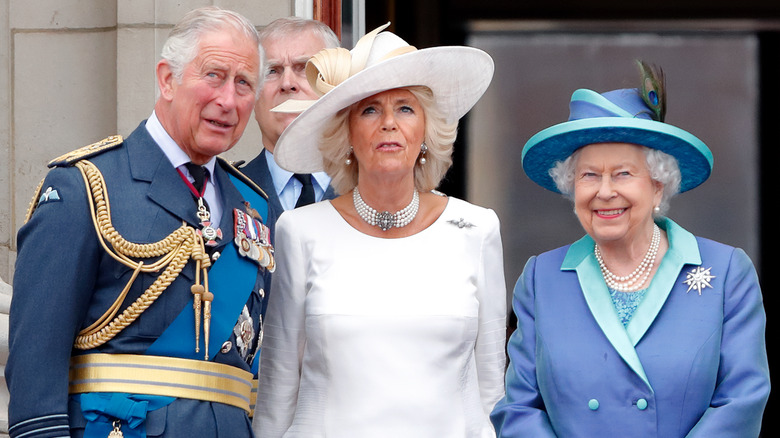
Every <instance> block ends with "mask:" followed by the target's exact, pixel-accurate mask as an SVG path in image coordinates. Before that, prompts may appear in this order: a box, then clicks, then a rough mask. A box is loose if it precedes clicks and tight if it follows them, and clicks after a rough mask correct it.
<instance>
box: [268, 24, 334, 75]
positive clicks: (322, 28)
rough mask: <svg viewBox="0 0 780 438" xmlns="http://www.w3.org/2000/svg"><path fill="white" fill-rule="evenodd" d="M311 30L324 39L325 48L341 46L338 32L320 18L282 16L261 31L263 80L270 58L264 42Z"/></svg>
mask: <svg viewBox="0 0 780 438" xmlns="http://www.w3.org/2000/svg"><path fill="white" fill-rule="evenodd" d="M304 31H310V32H312V33H313V34H314V35H316V36H318V37H320V39H322V43H323V45H324V48H326V49H332V48H336V47H339V46H341V42H340V41H339V37H337V36H336V33H335V32H333V30H332V29H331V28H330V27H329V26H328V25H327V24H325V23H323V22H321V21H318V20H309V19H306V18H300V17H282V18H277V19H276V20H274V21H272V22H271V23H269V24H268V25H267V26H266V27H264V28H263V29H262V30H261V31H260V33H259V38H260V71H261V72H263V74H262V77H261V81H262V80H264V78H265V69H266V64H268V59H267V58H266V54H265V49H264V48H263V43H265V42H266V41H267V40H278V39H284V38H286V37H290V36H292V35H295V34H297V33H300V32H304Z"/></svg>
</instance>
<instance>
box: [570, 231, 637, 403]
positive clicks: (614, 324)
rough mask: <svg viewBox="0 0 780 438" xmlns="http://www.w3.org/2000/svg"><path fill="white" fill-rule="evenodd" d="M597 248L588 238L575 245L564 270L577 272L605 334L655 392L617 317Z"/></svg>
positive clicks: (589, 305) (591, 310)
mask: <svg viewBox="0 0 780 438" xmlns="http://www.w3.org/2000/svg"><path fill="white" fill-rule="evenodd" d="M593 245H594V243H593V239H591V238H590V236H585V237H583V238H582V239H580V240H579V241H577V242H575V243H574V244H573V245H572V246H571V247H570V248H569V250H568V252H567V253H566V257H565V258H564V260H563V264H562V265H561V269H562V270H572V269H573V270H576V271H577V278H578V280H579V283H580V287H581V288H582V293H583V295H584V296H585V301H586V302H587V303H588V308H589V309H590V312H591V314H592V315H593V318H594V319H595V320H596V323H597V324H598V325H599V328H601V331H602V333H604V336H606V338H607V340H609V343H610V344H612V346H613V348H615V351H617V353H618V354H619V355H620V357H621V358H623V360H624V361H625V362H626V364H628V366H629V367H630V368H631V369H632V370H633V371H634V372H635V373H636V374H637V375H638V376H639V377H640V378H641V379H642V380H643V381H644V382H645V383H646V384H647V386H648V387H649V388H652V387H651V386H650V382H649V381H648V379H647V375H646V374H645V370H644V368H643V367H642V362H641V361H640V360H639V355H638V354H637V352H636V349H635V348H634V344H633V342H631V338H630V337H629V336H628V333H627V332H626V329H625V328H624V327H623V325H622V324H621V323H620V319H619V318H618V316H617V311H616V310H615V306H614V304H613V303H612V298H611V297H610V295H609V290H607V285H606V283H605V282H604V279H603V277H602V276H601V271H600V270H599V266H598V262H597V261H596V257H595V255H594V254H593Z"/></svg>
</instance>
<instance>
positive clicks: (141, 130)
mask: <svg viewBox="0 0 780 438" xmlns="http://www.w3.org/2000/svg"><path fill="white" fill-rule="evenodd" d="M127 141H128V142H129V143H132V144H133V147H129V148H127V150H128V152H127V153H128V159H129V162H130V173H131V174H132V176H133V178H135V179H136V180H140V181H146V182H148V183H149V192H148V193H147V196H148V197H149V199H150V200H152V201H153V202H155V203H156V204H158V205H159V206H161V207H162V208H164V209H165V210H167V211H169V212H170V213H171V214H173V215H174V216H176V217H178V218H180V219H182V220H184V221H187V222H188V223H189V224H190V225H193V226H197V225H198V222H199V220H198V217H197V215H196V208H195V204H194V202H193V200H192V194H191V193H190V192H189V189H188V188H187V186H186V185H185V184H184V183H183V182H182V180H181V177H180V176H179V174H178V172H176V169H174V168H173V165H172V164H171V162H170V161H169V160H168V158H167V157H166V156H165V154H164V153H163V151H162V149H160V147H159V146H158V145H157V143H155V141H154V140H153V139H152V137H151V136H150V135H149V132H148V131H147V130H146V126H145V122H144V123H141V125H140V126H139V127H138V128H136V130H135V131H133V133H132V134H131V135H130V136H129V137H128V138H127ZM150 163H157V165H156V166H154V165H151V166H150Z"/></svg>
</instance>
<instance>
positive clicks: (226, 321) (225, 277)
mask: <svg viewBox="0 0 780 438" xmlns="http://www.w3.org/2000/svg"><path fill="white" fill-rule="evenodd" d="M230 179H231V181H232V182H233V184H234V185H235V186H236V188H237V189H238V191H239V192H240V193H241V195H242V196H243V197H244V200H246V201H248V202H249V203H250V205H251V206H252V208H254V209H255V210H257V212H258V213H260V214H261V216H262V217H265V215H267V214H268V204H267V203H266V202H265V200H264V199H263V198H262V197H261V196H260V195H258V194H257V193H256V192H255V191H254V190H252V189H251V188H249V187H248V186H246V184H244V183H243V182H242V181H240V180H239V179H237V178H235V177H233V176H232V175H230ZM258 200H260V201H262V202H259V201H258ZM253 201H254V202H253ZM257 269H258V266H257V264H256V263H254V262H252V261H251V260H249V259H247V258H245V257H241V256H240V255H239V254H238V251H237V249H236V245H235V244H234V243H233V242H230V243H229V244H227V245H225V247H224V248H223V250H222V252H221V253H220V255H219V258H218V259H217V261H216V262H214V264H213V265H212V266H211V268H210V269H209V274H208V275H209V290H210V291H211V292H213V293H214V301H212V303H211V334H210V336H209V358H208V359H209V360H211V359H213V358H214V355H215V354H216V353H217V352H218V351H219V349H220V348H222V344H223V343H224V342H225V340H226V339H229V338H230V335H231V334H232V333H233V327H234V326H235V325H236V321H238V316H239V315H240V314H241V310H242V309H243V308H244V305H245V304H246V302H247V300H248V299H249V295H250V294H251V293H252V289H253V288H254V286H255V282H256V280H257ZM194 327H195V314H194V312H193V310H192V298H190V300H189V301H188V302H187V305H186V306H184V310H182V312H181V313H180V314H179V316H178V317H176V319H175V320H174V321H173V323H171V325H169V326H168V328H167V329H165V331H164V332H163V333H162V335H160V337H159V338H157V340H156V341H155V342H154V343H153V344H152V345H151V346H149V348H148V349H147V350H146V354H151V355H157V356H172V357H181V358H184V359H194V360H203V359H204V352H205V344H204V342H205V341H204V336H202V335H201V337H200V352H199V353H196V352H195V348H194V346H193V342H183V339H191V338H193V337H192V336H187V335H186V334H192V333H193V331H194ZM182 334H185V335H184V336H182ZM193 340H194V339H193Z"/></svg>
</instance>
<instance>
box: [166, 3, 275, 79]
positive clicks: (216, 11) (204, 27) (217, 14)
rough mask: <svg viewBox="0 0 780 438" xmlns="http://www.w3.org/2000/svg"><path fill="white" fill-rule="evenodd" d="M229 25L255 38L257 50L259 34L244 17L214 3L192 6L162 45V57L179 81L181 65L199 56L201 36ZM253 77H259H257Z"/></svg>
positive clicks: (251, 38) (182, 67)
mask: <svg viewBox="0 0 780 438" xmlns="http://www.w3.org/2000/svg"><path fill="white" fill-rule="evenodd" d="M228 26H230V27H233V28H234V29H235V30H237V31H239V32H240V33H243V34H244V35H245V36H246V37H247V38H249V39H250V40H252V41H254V43H255V44H257V46H258V53H259V50H260V36H259V35H258V33H257V29H255V27H254V25H253V24H252V23H250V22H249V20H247V19H246V17H244V16H243V15H241V14H239V13H237V12H233V11H230V10H227V9H222V8H219V7H217V6H206V7H202V8H198V9H194V10H192V11H190V12H188V13H187V14H186V15H184V17H183V18H182V19H181V21H179V22H178V23H177V24H176V26H174V28H173V30H171V33H170V34H169V35H168V39H167V40H166V41H165V44H164V45H163V48H162V53H161V57H162V59H164V60H166V61H167V62H168V65H170V67H171V72H173V77H174V78H176V80H177V81H179V82H180V81H181V78H182V74H184V68H185V67H186V66H187V64H189V63H190V62H192V61H193V60H194V59H195V57H196V56H198V45H199V44H200V40H201V38H202V37H203V35H205V34H206V33H209V32H215V31H219V30H223V29H225V28H226V27H228ZM259 74H260V72H259V71H258V75H259ZM256 79H257V80H258V81H259V80H260V78H259V77H258V78H256Z"/></svg>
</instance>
